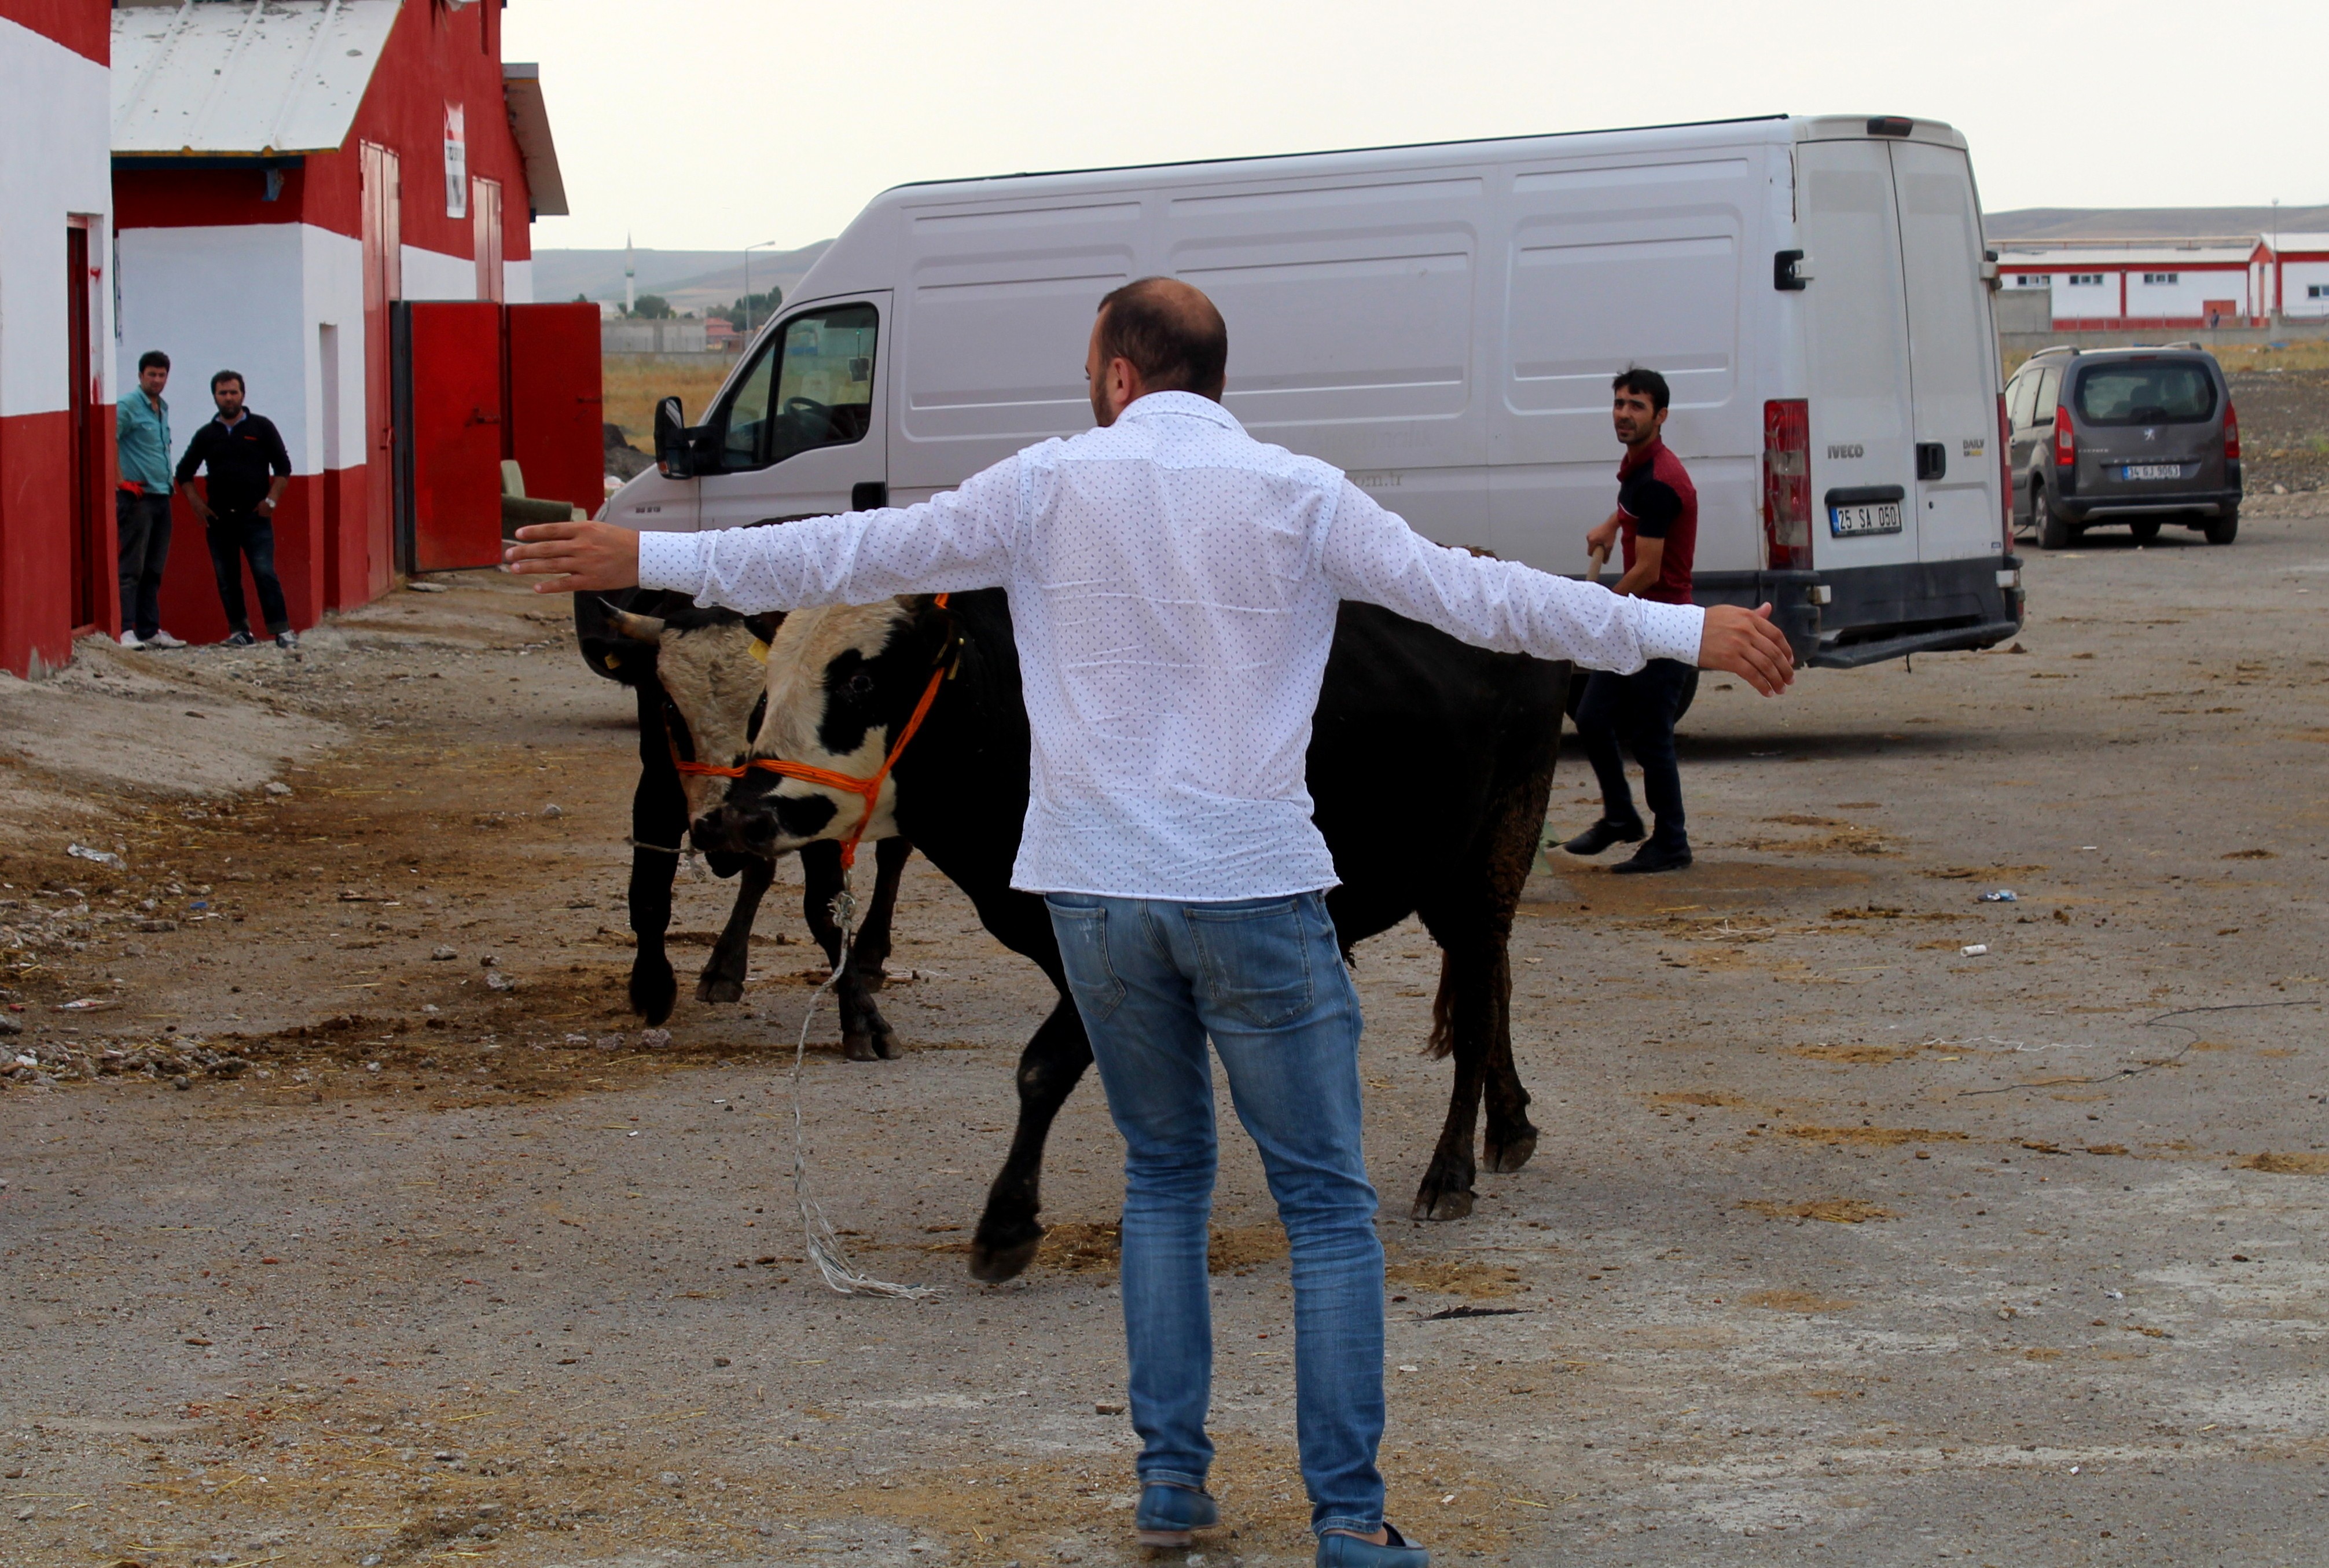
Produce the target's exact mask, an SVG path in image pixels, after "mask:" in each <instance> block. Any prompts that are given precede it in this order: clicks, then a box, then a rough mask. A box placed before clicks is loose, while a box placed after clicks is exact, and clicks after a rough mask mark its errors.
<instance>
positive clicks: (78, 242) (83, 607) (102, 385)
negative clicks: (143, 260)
mask: <svg viewBox="0 0 2329 1568" xmlns="http://www.w3.org/2000/svg"><path fill="white" fill-rule="evenodd" d="M111 26H112V21H111V14H110V11H109V9H108V6H107V5H106V4H105V0H0V668H5V669H6V670H8V671H10V672H12V673H13V674H15V675H38V674H40V673H42V671H44V670H50V669H55V668H58V667H61V666H62V665H64V663H65V662H66V661H67V660H68V659H70V658H71V656H72V639H73V636H74V633H75V631H76V630H77V629H81V630H99V631H104V632H107V633H113V632H118V630H119V629H120V627H119V619H120V602H119V594H118V590H117V589H116V587H115V562H116V560H117V553H116V550H115V546H114V529H113V476H114V465H113V398H114V385H113V369H112V366H113V354H112V345H113V296H112V288H111V284H112V276H111V270H112V264H111V256H110V254H109V249H110V248H109V247H108V244H107V242H106V241H107V235H108V232H109V230H110V224H111V213H112V208H113V193H112V176H111V174H110V171H109V168H108V162H107V154H108V137H107V128H108V104H109V93H110V89H109V86H108V77H107V65H106V61H107V59H108V43H107V40H108V33H109V32H110V30H111Z"/></svg>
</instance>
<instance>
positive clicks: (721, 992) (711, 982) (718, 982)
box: [695, 975, 744, 1002]
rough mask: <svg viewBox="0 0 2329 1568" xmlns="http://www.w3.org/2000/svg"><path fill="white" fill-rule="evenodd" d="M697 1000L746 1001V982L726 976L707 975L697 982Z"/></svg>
mask: <svg viewBox="0 0 2329 1568" xmlns="http://www.w3.org/2000/svg"><path fill="white" fill-rule="evenodd" d="M695 999H696V1000H697V1001H699V1002H740V1001H742V1000H743V999H744V982H743V981H741V980H731V979H730V978H728V977H727V976H725V975H706V976H704V977H703V978H702V979H700V980H698V981H696V982H695Z"/></svg>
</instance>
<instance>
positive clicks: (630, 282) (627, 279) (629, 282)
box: [623, 234, 639, 316]
mask: <svg viewBox="0 0 2329 1568" xmlns="http://www.w3.org/2000/svg"><path fill="white" fill-rule="evenodd" d="M638 275H639V269H638V268H637V266H636V265H635V264H634V262H633V260H632V259H631V237H630V236H629V235H628V234H626V235H624V236H623V314H624V315H625V316H628V315H631V314H632V313H633V312H634V311H636V310H637V309H638V307H639V291H638V285H637V283H636V279H637V278H638Z"/></svg>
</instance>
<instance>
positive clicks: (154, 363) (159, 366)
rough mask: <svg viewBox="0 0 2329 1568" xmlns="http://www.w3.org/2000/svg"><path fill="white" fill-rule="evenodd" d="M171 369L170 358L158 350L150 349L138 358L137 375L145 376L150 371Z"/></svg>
mask: <svg viewBox="0 0 2329 1568" xmlns="http://www.w3.org/2000/svg"><path fill="white" fill-rule="evenodd" d="M169 368H170V356H169V355H168V354H164V353H163V352H162V351H161V350H160V349H158V348H149V349H147V350H146V352H145V353H144V354H139V355H138V356H137V373H138V374H139V375H144V374H145V373H146V372H147V371H149V370H167V369H169Z"/></svg>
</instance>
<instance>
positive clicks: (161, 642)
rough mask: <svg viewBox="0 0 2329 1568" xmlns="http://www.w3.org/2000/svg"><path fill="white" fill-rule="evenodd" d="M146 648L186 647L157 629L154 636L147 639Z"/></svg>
mask: <svg viewBox="0 0 2329 1568" xmlns="http://www.w3.org/2000/svg"><path fill="white" fill-rule="evenodd" d="M185 646H186V645H185V644H184V643H183V642H180V641H179V640H178V639H177V638H174V637H172V636H171V635H170V634H169V633H168V632H166V631H164V630H162V629H160V628H158V627H157V628H155V632H154V635H153V636H152V637H149V638H146V647H185Z"/></svg>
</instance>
